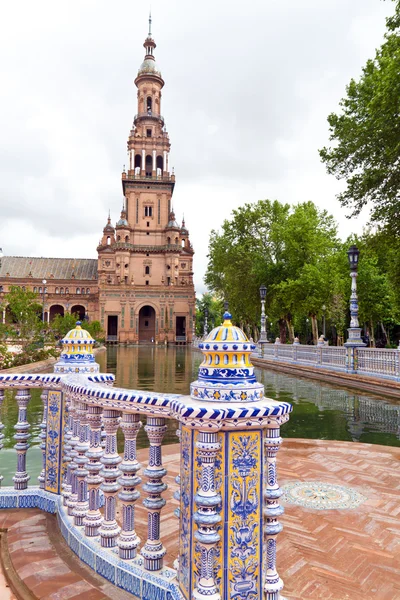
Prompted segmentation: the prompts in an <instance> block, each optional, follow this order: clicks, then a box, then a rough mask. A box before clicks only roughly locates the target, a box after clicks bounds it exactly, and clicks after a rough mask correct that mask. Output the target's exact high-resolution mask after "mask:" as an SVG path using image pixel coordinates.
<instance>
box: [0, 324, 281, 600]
mask: <svg viewBox="0 0 400 600" xmlns="http://www.w3.org/2000/svg"><path fill="white" fill-rule="evenodd" d="M221 327H222V328H223V327H224V326H221ZM235 331H236V330H235ZM237 331H238V333H235V335H237V336H239V338H240V339H239V341H235V342H234V341H231V342H230V343H231V344H233V346H232V348H233V350H232V356H233V357H235V356H236V354H240V356H241V360H243V361H244V362H243V365H241V366H240V369H239V368H238V369H237V371H236V367H234V368H233V367H231V366H230V364H229V365H228V366H226V361H225V360H224V358H223V359H222V361H221V363H219V364H221V367H220V370H221V373H223V377H224V378H225V377H226V375H227V374H230V372H232V374H233V375H234V377H237V378H242V377H244V382H243V381H242V380H241V379H237V381H236V380H234V381H233V383H230V381H225V380H224V381H221V382H220V381H219V379H218V377H217V376H216V375H215V365H214V364H213V360H215V359H214V358H213V357H214V356H215V355H216V354H217V353H218V352H219V351H221V352H222V356H223V357H225V356H226V355H227V352H231V350H229V351H227V350H226V349H225V346H226V344H225V342H224V340H223V339H222V338H221V339H219V340H217V342H218V345H217V343H214V341H210V343H208V338H207V340H206V341H205V342H204V343H202V344H203V348H200V349H202V350H203V352H204V351H205V350H204V344H206V345H208V346H209V349H210V357H211V359H210V357H207V360H206V361H205V363H203V365H202V366H201V368H200V373H199V379H198V381H196V382H194V383H193V384H192V386H191V395H190V396H181V395H176V394H157V393H153V392H144V391H135V390H126V389H118V388H114V387H110V384H112V382H113V377H112V376H107V375H100V374H99V375H88V374H78V375H74V374H73V373H66V374H64V375H61V376H58V377H54V378H52V377H49V376H44V375H41V376H25V375H21V376H16V378H15V379H14V380H13V382H11V383H10V381H5V379H4V377H2V376H1V375H0V403H1V398H2V395H1V394H3V389H4V388H7V387H14V389H17V390H18V392H17V402H18V405H19V418H18V423H17V425H16V430H17V432H18V435H19V436H20V437H19V444H20V446H19V448H17V451H18V452H19V455H20V456H21V457H22V458H21V459H18V473H17V475H18V477H17V475H16V480H17V482H18V485H25V486H27V481H28V480H27V477H29V475H28V474H27V473H26V468H25V459H26V450H27V439H28V437H27V436H28V433H27V432H28V428H29V424H28V423H27V421H26V406H27V403H28V401H29V396H30V393H29V388H35V387H36V388H38V387H41V388H42V389H43V390H44V391H43V393H42V399H43V400H44V402H45V398H46V401H47V409H48V410H47V413H46V412H44V413H43V420H42V426H43V427H42V432H44V431H45V429H44V427H45V424H46V433H47V436H46V440H44V438H43V437H42V436H41V441H42V444H44V441H45V442H46V446H45V448H43V446H42V452H43V451H44V450H45V451H46V464H44V463H43V469H42V472H41V475H40V487H38V488H35V487H32V488H29V489H30V496H29V498H31V499H32V498H36V500H30V502H36V504H35V505H36V506H40V507H41V508H44V509H45V510H52V511H53V512H57V513H58V519H59V523H60V526H61V531H62V533H63V535H64V537H65V539H66V540H67V542H68V543H69V544H70V546H71V548H72V549H73V550H74V551H75V552H76V553H77V554H78V556H79V557H80V558H81V559H82V560H84V561H85V563H87V564H89V565H90V566H91V567H92V568H94V569H95V570H96V572H98V573H100V574H101V575H103V576H104V577H106V578H107V579H109V581H111V582H112V583H115V584H117V585H118V586H119V587H120V588H122V589H124V590H126V591H128V592H131V593H132V594H134V596H136V597H140V598H145V597H150V596H151V597H156V596H157V597H168V596H167V594H170V598H171V600H179V599H181V598H182V597H183V598H186V599H187V600H190V599H191V598H195V599H196V600H200V599H202V598H204V599H206V598H207V599H209V600H220V599H221V600H222V599H225V598H228V597H231V596H232V594H235V595H238V594H239V595H240V594H242V595H243V594H247V595H248V596H249V595H250V596H252V597H263V596H264V597H265V598H268V600H279V599H280V598H281V596H280V593H281V589H282V587H283V583H282V581H281V579H280V577H279V575H278V571H277V568H276V537H277V534H278V533H279V531H280V529H281V525H280V524H279V521H278V518H279V515H280V514H281V512H282V509H281V507H280V506H279V497H280V490H279V486H278V483H277V478H276V461H275V459H276V453H277V451H278V449H279V446H280V443H281V438H280V435H279V427H280V426H281V425H282V424H284V423H285V422H286V421H287V420H288V418H289V413H290V411H291V410H292V407H291V405H290V404H288V403H286V402H276V401H273V400H269V399H266V398H265V397H264V390H263V386H262V385H261V384H259V383H258V382H257V381H256V379H255V376H254V373H253V368H252V366H251V364H250V363H249V362H248V355H249V354H250V350H251V349H254V346H252V345H251V344H249V342H248V341H246V340H245V338H243V339H242V338H241V337H240V335H243V334H242V333H239V332H240V330H237ZM212 335H213V332H211V334H209V336H212ZM218 335H219V334H218ZM222 335H223V333H221V336H222ZM234 339H235V338H234ZM200 345H201V344H200ZM215 347H217V348H218V351H216V350H215ZM235 348H236V349H235ZM229 360H230V356H229V357H228V361H229ZM232 360H234V358H232ZM234 364H236V363H234ZM210 373H212V374H213V375H212V378H211V376H210ZM28 377H30V378H31V379H29V381H27V379H26V378H28ZM46 377H47V379H46ZM216 377H217V380H215V378H216ZM22 378H25V379H22ZM221 379H222V377H221ZM23 382H25V383H24V384H23V385H24V386H25V389H21V388H22V383H23ZM57 411H58V412H57ZM56 413H57V414H56ZM55 416H56V417H57V419H58V421H57V419H54V417H55ZM52 419H53V420H52ZM142 419H146V425H145V431H146V434H147V436H148V440H149V444H150V447H149V451H148V452H149V455H148V464H147V465H146V467H145V469H144V470H143V476H144V479H145V481H144V483H142V484H141V479H140V477H139V473H140V465H139V463H138V460H137V455H136V440H137V435H138V431H139V428H140V426H141V420H142ZM167 419H173V420H175V421H176V422H177V424H178V427H179V438H180V474H179V476H178V478H177V483H178V485H179V486H180V493H176V494H175V498H176V499H177V500H178V501H179V512H178V514H179V526H178V527H177V531H176V537H177V541H179V551H178V556H177V557H176V556H174V557H171V561H170V562H171V563H172V562H173V559H175V558H176V561H175V562H174V565H175V566H176V570H174V569H171V568H169V567H166V566H164V564H163V561H164V557H165V554H166V552H167V551H166V547H165V545H164V542H163V535H164V534H163V527H162V523H161V518H160V515H161V514H162V509H163V508H164V506H165V503H166V501H165V498H164V497H163V494H164V492H165V491H166V489H167V485H166V483H165V482H164V481H163V479H164V477H165V475H166V474H167V470H166V468H165V466H164V465H163V452H162V449H163V446H162V443H163V438H164V435H165V431H166V429H167V427H166V422H167ZM52 423H53V424H52ZM55 423H59V431H58V433H59V440H60V441H59V444H60V445H59V446H58V447H57V452H56V453H55V454H57V456H58V455H59V456H60V457H61V459H60V461H59V463H58V464H57V463H54V462H53V463H51V464H52V465H53V464H54V465H55V466H54V467H53V466H52V469H53V471H54V469H55V470H56V473H53V472H52V481H53V480H57V478H58V479H59V480H60V491H53V488H52V487H51V485H50V484H51V483H52V482H51V481H50V480H49V472H50V470H49V461H50V459H51V458H52V457H53V455H54V447H53V441H52V440H53V439H54V440H55V439H56V438H57V436H56V435H55V434H54V431H55V430H54V428H55V427H56V424H55ZM119 429H120V430H121V431H122V433H123V436H124V452H123V457H121V456H120V455H119V453H118V449H117V433H118V430H119ZM21 436H22V437H21ZM104 436H105V437H104ZM102 440H104V442H105V444H104V448H103V443H102ZM53 459H54V457H53ZM43 476H44V487H42V485H43ZM54 489H55V488H54ZM140 489H141V490H142V494H143V498H142V499H141V504H142V506H143V507H144V508H145V509H146V510H147V517H148V520H147V522H148V528H147V539H146V540H143V541H142V542H141V541H140V539H139V537H138V535H137V532H136V527H135V507H136V506H137V503H138V501H139V494H140ZM4 490H5V488H2V489H1V490H0V506H5V505H6V500H5V498H7V497H12V498H13V501H14V500H15V502H16V504H15V506H19V504H18V502H19V498H20V497H21V501H22V499H23V498H25V496H20V494H22V493H23V492H25V491H27V490H26V489H24V488H18V489H16V490H15V491H14V492H13V491H12V490H8V489H7V490H6V491H4ZM12 494H14V496H12ZM260 498H261V499H262V501H261V502H260ZM26 502H27V500H23V503H26ZM117 502H119V503H120V507H121V511H120V513H121V522H118V519H117V514H116V509H117ZM23 503H22V504H21V506H22V505H23ZM32 505H33V504H32Z"/></svg>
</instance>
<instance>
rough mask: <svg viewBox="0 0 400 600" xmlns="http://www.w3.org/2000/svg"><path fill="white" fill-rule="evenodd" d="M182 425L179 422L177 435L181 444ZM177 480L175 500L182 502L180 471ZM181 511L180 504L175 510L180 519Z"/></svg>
mask: <svg viewBox="0 0 400 600" xmlns="http://www.w3.org/2000/svg"><path fill="white" fill-rule="evenodd" d="M181 427H182V424H181V423H179V424H178V429H177V430H176V436H177V438H178V439H179V446H180V443H181V434H182V429H181ZM175 482H176V483H177V485H178V489H177V490H175V492H174V498H175V500H178V502H180V500H181V476H180V474H179V473H178V475H177V476H176V477H175ZM180 512H181V511H180V508H179V506H178V507H177V508H176V509H175V510H174V515H175V516H176V518H177V519H179V518H180Z"/></svg>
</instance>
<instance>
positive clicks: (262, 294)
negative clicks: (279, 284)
mask: <svg viewBox="0 0 400 600" xmlns="http://www.w3.org/2000/svg"><path fill="white" fill-rule="evenodd" d="M266 297H267V288H266V286H265V285H261V286H260V300H261V331H260V342H266V341H268V338H267V330H266V327H265V324H266V316H265V298H266Z"/></svg>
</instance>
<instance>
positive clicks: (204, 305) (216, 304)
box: [196, 293, 224, 337]
mask: <svg viewBox="0 0 400 600" xmlns="http://www.w3.org/2000/svg"><path fill="white" fill-rule="evenodd" d="M206 309H207V310H208V317H207V321H208V331H211V329H212V327H217V326H218V325H221V323H222V315H223V312H224V307H223V301H222V300H221V299H219V298H215V297H214V296H212V295H211V294H208V293H205V294H203V295H202V297H201V298H197V299H196V335H197V336H198V337H202V336H203V334H204V312H205V310H206Z"/></svg>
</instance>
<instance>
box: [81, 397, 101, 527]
mask: <svg viewBox="0 0 400 600" xmlns="http://www.w3.org/2000/svg"><path fill="white" fill-rule="evenodd" d="M102 412H103V409H102V408H101V406H89V408H88V416H87V418H88V421H89V442H90V446H89V450H88V451H87V452H86V456H87V457H88V459H89V462H88V464H87V465H86V468H87V470H88V471H89V475H88V476H87V484H88V486H89V510H88V512H87V514H86V517H85V518H84V520H83V523H84V525H85V534H86V535H87V536H88V537H94V536H97V535H98V534H99V527H100V525H101V524H102V522H103V517H102V514H101V512H100V485H101V483H102V482H103V478H102V477H101V476H100V471H101V469H102V468H103V465H102V464H101V462H100V459H101V457H102V456H103V448H102V446H101V413H102Z"/></svg>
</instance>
